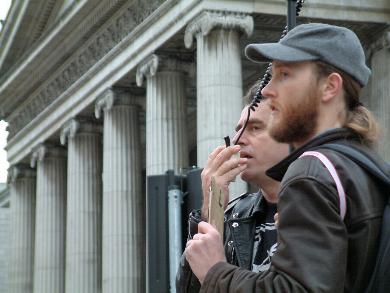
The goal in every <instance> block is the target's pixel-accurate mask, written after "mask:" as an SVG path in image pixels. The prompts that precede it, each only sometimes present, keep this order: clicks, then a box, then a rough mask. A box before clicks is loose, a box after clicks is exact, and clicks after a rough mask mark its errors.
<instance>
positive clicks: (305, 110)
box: [268, 82, 319, 143]
mask: <svg viewBox="0 0 390 293" xmlns="http://www.w3.org/2000/svg"><path fill="white" fill-rule="evenodd" d="M316 90H317V88H316V83H315V82H312V83H310V85H309V89H308V92H307V94H303V97H302V95H301V97H302V98H300V99H295V100H289V102H288V104H286V105H285V107H283V108H282V109H281V112H279V113H278V115H280V117H279V118H278V119H277V120H276V119H274V117H271V119H270V123H269V125H268V131H269V134H270V136H271V137H272V138H273V139H275V140H276V141H277V142H281V143H294V142H303V141H306V140H308V139H309V138H310V137H311V136H313V135H314V133H315V131H316V128H317V120H318V111H319V97H318V95H317V91H316ZM275 120H276V121H275Z"/></svg>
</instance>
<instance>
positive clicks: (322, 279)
mask: <svg viewBox="0 0 390 293" xmlns="http://www.w3.org/2000/svg"><path fill="white" fill-rule="evenodd" d="M330 142H332V143H344V144H350V145H353V146H354V147H355V148H356V149H358V150H359V151H361V152H363V153H365V154H367V155H368V156H370V157H371V158H373V159H374V160H376V161H377V164H383V162H381V160H380V159H379V158H377V157H376V155H375V154H374V152H373V151H371V150H369V149H368V148H366V147H364V146H362V145H361V144H360V143H359V142H358V138H357V137H356V136H354V135H353V134H352V133H351V132H350V131H349V130H347V129H342V128H339V129H333V130H330V131H327V132H326V133H323V134H321V135H319V136H317V137H316V138H314V139H313V140H311V141H310V142H308V143H307V144H306V145H304V146H302V147H301V148H299V149H297V150H295V151H294V152H292V153H291V154H290V155H289V156H288V157H287V158H286V159H284V160H283V161H281V162H280V163H279V164H277V165H276V166H274V167H273V168H271V169H270V170H268V171H267V174H268V175H269V176H271V177H272V178H274V179H282V178H283V180H282V182H281V189H280V192H279V202H278V213H279V226H278V249H277V251H276V252H275V254H274V256H273V258H272V261H271V267H270V269H269V270H268V271H267V272H264V273H262V274H255V273H252V272H249V271H245V270H243V269H241V268H237V267H235V266H232V265H230V264H227V263H222V262H220V263H217V264H216V265H214V266H213V267H212V268H211V269H210V270H209V272H208V273H207V275H206V277H205V280H204V283H203V286H202V288H201V291H200V292H210V293H211V292H212V293H218V292H224V293H229V292H283V293H287V292H294V293H297V292H331V293H337V292H353V293H358V292H363V291H364V289H365V287H366V286H367V285H368V282H369V278H370V274H371V273H372V270H373V267H374V264H375V257H376V254H377V248H378V245H377V244H378V237H379V233H380V228H381V227H380V226H381V218H382V212H383V209H384V205H385V196H384V192H383V188H384V187H383V184H382V182H380V181H379V180H378V179H377V178H375V177H373V175H371V174H369V173H367V172H366V171H365V170H364V169H363V168H362V167H361V166H358V165H357V164H356V163H354V162H353V161H351V160H350V159H348V158H346V157H345V156H343V155H342V154H339V153H336V152H335V151H331V150H328V149H321V145H323V144H326V143H330ZM313 149H315V150H318V151H320V152H321V153H323V154H324V155H326V156H327V157H328V158H329V160H330V161H331V162H332V163H333V164H334V165H335V167H336V170H337V172H338V175H339V177H340V179H341V181H342V185H343V187H344V189H345V193H346V197H347V213H346V216H345V220H344V221H343V220H342V219H341V217H340V210H339V199H338V193H337V189H336V186H335V183H334V181H333V179H332V177H331V176H330V174H329V172H328V170H327V169H326V168H325V167H324V166H323V165H322V163H321V161H320V160H319V159H317V158H315V157H312V156H307V157H302V158H299V156H300V155H301V154H302V153H303V152H305V151H308V150H313Z"/></svg>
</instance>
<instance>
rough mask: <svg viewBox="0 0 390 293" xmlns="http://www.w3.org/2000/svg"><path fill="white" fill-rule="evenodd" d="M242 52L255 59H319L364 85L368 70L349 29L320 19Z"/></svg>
mask: <svg viewBox="0 0 390 293" xmlns="http://www.w3.org/2000/svg"><path fill="white" fill-rule="evenodd" d="M245 55H246V56H247V57H248V59H250V60H252V61H255V62H271V61H272V60H278V61H284V62H297V61H310V60H321V61H324V62H326V63H328V64H331V65H333V66H335V67H336V68H338V69H340V70H342V71H344V72H346V73H348V74H349V75H351V76H352V77H354V78H355V79H356V81H358V82H359V83H360V85H361V86H365V85H366V84H367V82H368V79H369V77H370V74H371V70H370V69H369V68H368V67H367V66H366V62H365V61H366V58H365V56H364V51H363V47H362V45H361V43H360V41H359V39H358V37H357V36H356V34H355V33H354V32H352V31H351V30H349V29H347V28H344V27H339V26H334V25H328V24H322V23H310V24H301V25H298V26H296V27H295V28H294V29H292V30H291V31H289V32H288V33H287V35H286V36H285V37H284V38H283V39H281V40H280V41H279V42H278V43H265V44H250V45H248V46H247V47H246V48H245Z"/></svg>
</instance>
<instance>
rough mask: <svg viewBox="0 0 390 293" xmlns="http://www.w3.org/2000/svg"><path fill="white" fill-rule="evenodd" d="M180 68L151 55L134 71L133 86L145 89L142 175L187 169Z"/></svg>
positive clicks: (180, 65) (183, 101)
mask: <svg viewBox="0 0 390 293" xmlns="http://www.w3.org/2000/svg"><path fill="white" fill-rule="evenodd" d="M184 66H185V65H184V64H180V62H179V61H177V60H176V59H173V58H170V59H168V58H163V57H160V56H157V55H154V54H153V55H151V56H149V57H148V58H146V59H145V60H144V61H143V62H142V63H141V64H140V65H139V66H138V69H137V85H138V86H142V83H143V80H144V78H145V77H146V78H147V85H146V175H147V176H149V175H158V174H164V173H165V172H166V171H167V170H168V169H173V170H174V171H175V173H176V174H180V173H181V168H183V167H188V141H187V135H186V134H187V129H186V116H187V113H186V111H187V107H186V106H187V105H186V95H185V72H184V70H183V67H184Z"/></svg>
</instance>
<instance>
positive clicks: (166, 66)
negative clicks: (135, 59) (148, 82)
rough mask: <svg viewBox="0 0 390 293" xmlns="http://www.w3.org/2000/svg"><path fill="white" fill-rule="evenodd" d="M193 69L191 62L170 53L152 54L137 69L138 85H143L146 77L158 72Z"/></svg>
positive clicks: (188, 70) (184, 71)
mask: <svg viewBox="0 0 390 293" xmlns="http://www.w3.org/2000/svg"><path fill="white" fill-rule="evenodd" d="M190 70H191V63H190V62H186V61H182V60H179V59H178V58H176V57H174V56H170V55H166V54H164V55H156V54H152V55H150V56H148V57H147V58H145V59H144V61H142V62H141V63H140V64H139V66H138V69H137V76H136V79H137V86H142V84H143V81H144V79H145V78H149V77H151V76H154V75H156V73H157V72H162V71H172V72H182V73H187V72H190Z"/></svg>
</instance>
